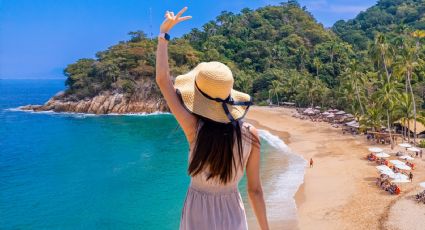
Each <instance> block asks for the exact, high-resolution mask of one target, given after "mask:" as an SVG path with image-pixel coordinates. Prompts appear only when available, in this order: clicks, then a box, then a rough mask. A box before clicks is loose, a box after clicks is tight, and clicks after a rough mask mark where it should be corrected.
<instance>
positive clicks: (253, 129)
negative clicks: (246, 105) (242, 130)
mask: <svg viewBox="0 0 425 230" xmlns="http://www.w3.org/2000/svg"><path fill="white" fill-rule="evenodd" d="M242 126H243V127H246V128H247V129H248V130H249V132H250V133H251V135H253V136H254V137H256V138H258V131H257V128H255V126H253V125H252V124H250V123H248V122H246V121H244V122H243V124H242Z"/></svg>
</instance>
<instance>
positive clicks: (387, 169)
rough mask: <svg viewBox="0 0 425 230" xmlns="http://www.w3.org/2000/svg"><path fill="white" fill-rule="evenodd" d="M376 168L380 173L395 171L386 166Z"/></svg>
mask: <svg viewBox="0 0 425 230" xmlns="http://www.w3.org/2000/svg"><path fill="white" fill-rule="evenodd" d="M376 168H377V169H378V170H379V171H393V170H392V169H391V168H390V167H388V166H386V165H378V166H376Z"/></svg>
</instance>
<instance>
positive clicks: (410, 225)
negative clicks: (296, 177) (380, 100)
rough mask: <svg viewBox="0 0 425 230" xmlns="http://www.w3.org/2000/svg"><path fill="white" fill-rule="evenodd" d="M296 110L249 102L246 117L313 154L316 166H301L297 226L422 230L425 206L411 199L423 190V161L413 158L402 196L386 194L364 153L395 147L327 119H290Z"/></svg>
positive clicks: (306, 154)
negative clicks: (410, 179) (411, 179)
mask: <svg viewBox="0 0 425 230" xmlns="http://www.w3.org/2000/svg"><path fill="white" fill-rule="evenodd" d="M294 112H295V109H288V108H269V107H258V106H253V107H252V109H251V111H250V113H248V116H247V121H248V122H251V123H252V124H253V125H254V126H257V127H258V128H260V129H264V128H265V129H266V130H268V131H270V132H271V133H273V134H274V135H278V136H279V137H280V138H281V139H282V140H284V141H285V143H286V144H288V146H289V147H290V148H291V149H292V150H293V151H294V152H295V153H296V154H298V155H299V156H301V157H303V158H304V159H306V160H309V159H310V157H313V160H314V163H315V165H314V167H313V168H306V169H305V175H304V183H303V184H302V185H301V186H300V187H299V189H298V191H297V193H296V194H295V196H294V199H295V201H296V204H297V215H298V226H297V228H296V229H353V228H355V229H420V227H421V226H424V225H425V219H424V218H423V216H424V215H425V208H424V206H423V204H417V203H416V201H414V200H413V199H412V195H414V194H416V193H417V192H419V191H421V189H420V188H418V187H419V186H417V183H419V182H421V181H425V161H424V160H422V159H416V160H415V161H414V163H416V164H417V169H416V170H414V171H413V173H414V175H415V180H414V182H413V183H406V184H402V185H401V188H402V194H400V195H398V196H395V195H390V194H389V193H387V192H385V191H383V190H381V189H380V188H378V187H377V186H376V185H375V178H376V177H378V176H379V175H378V173H377V171H376V169H375V166H376V164H375V163H373V162H369V161H367V160H365V159H364V157H365V156H366V154H367V153H368V150H367V148H368V147H371V146H379V147H381V148H384V149H385V150H386V151H387V152H390V153H393V152H396V151H397V149H394V150H390V149H389V146H386V145H374V144H373V143H371V142H368V141H367V140H366V138H365V137H364V136H363V135H357V136H352V135H350V134H342V133H341V132H340V129H337V128H333V127H332V126H331V124H329V123H325V122H312V121H310V120H301V119H298V118H294V117H292V114H293V113H294ZM274 227H276V226H275V225H273V224H272V225H271V228H272V229H273V228H274ZM276 229H280V228H276ZM285 229H286V228H285ZM291 229H292V228H291Z"/></svg>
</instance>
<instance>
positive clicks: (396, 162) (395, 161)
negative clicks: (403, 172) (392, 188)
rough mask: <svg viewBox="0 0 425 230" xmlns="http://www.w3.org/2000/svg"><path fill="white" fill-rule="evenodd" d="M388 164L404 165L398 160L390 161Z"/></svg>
mask: <svg viewBox="0 0 425 230" xmlns="http://www.w3.org/2000/svg"><path fill="white" fill-rule="evenodd" d="M390 162H391V163H392V164H393V165H405V163H404V162H403V161H399V160H390Z"/></svg>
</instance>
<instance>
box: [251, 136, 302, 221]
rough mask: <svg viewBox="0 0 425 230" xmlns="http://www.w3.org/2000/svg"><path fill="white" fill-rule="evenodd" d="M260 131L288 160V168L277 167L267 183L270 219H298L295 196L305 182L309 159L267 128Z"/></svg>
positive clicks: (264, 138) (263, 137)
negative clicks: (295, 151)
mask: <svg viewBox="0 0 425 230" xmlns="http://www.w3.org/2000/svg"><path fill="white" fill-rule="evenodd" d="M258 132H259V135H260V137H261V138H262V139H263V140H265V141H266V142H267V143H268V144H269V145H270V146H271V147H273V148H274V149H276V150H277V151H278V152H280V153H282V157H285V158H286V159H287V160H288V164H287V168H282V169H277V170H276V171H277V172H276V174H274V175H273V177H272V178H271V179H270V181H269V182H268V184H267V186H270V189H271V193H269V194H266V202H267V208H268V216H269V219H270V220H282V219H285V220H296V219H297V213H296V210H297V207H296V203H295V199H294V196H295V193H296V192H297V191H298V189H299V187H300V185H301V184H302V183H303V182H304V173H305V167H306V165H307V161H306V160H305V159H304V158H302V157H301V156H299V155H298V154H296V153H294V152H293V151H292V150H291V149H290V148H289V147H288V145H286V144H285V142H284V141H283V140H281V139H280V138H279V137H278V136H276V135H273V134H271V133H270V132H268V131H266V130H259V131H258Z"/></svg>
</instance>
